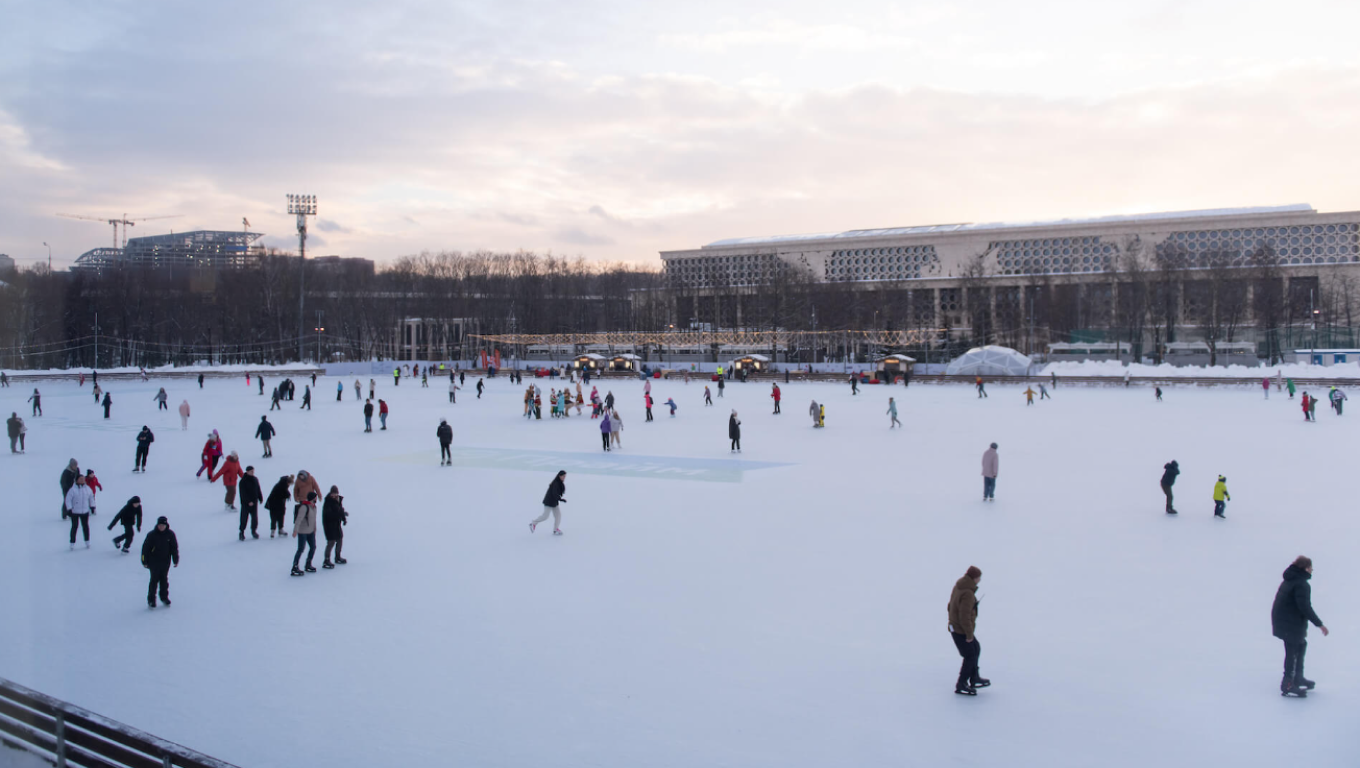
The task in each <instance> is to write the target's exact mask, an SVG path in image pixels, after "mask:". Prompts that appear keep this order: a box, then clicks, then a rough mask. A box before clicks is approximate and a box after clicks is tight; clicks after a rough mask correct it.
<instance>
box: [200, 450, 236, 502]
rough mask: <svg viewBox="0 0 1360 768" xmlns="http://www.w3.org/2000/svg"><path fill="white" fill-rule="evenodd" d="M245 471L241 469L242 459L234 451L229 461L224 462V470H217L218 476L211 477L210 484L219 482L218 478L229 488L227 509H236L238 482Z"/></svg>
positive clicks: (229, 456) (228, 458)
mask: <svg viewBox="0 0 1360 768" xmlns="http://www.w3.org/2000/svg"><path fill="white" fill-rule="evenodd" d="M244 474H245V471H244V470H242V469H241V459H240V458H239V457H237V455H236V451H232V452H231V453H230V454H229V455H228V456H227V460H226V461H224V462H222V468H221V469H219V470H217V474H215V475H213V476H212V477H209V478H208V480H209V482H214V483H215V482H217V478H219V477H220V478H222V485H225V486H226V487H227V497H226V502H227V507H228V508H230V509H236V481H237V480H240V479H241V476H242V475H244Z"/></svg>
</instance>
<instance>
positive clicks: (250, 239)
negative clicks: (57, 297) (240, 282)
mask: <svg viewBox="0 0 1360 768" xmlns="http://www.w3.org/2000/svg"><path fill="white" fill-rule="evenodd" d="M263 236H264V235H263V234H262V233H260V232H223V231H215V230H204V229H200V230H195V231H193V232H177V233H175V234H170V235H151V236H149V237H134V238H131V239H129V240H128V241H127V245H126V246H124V247H122V248H95V249H93V250H90V251H86V252H85V253H83V254H81V255H80V257H79V258H77V259H76V263H75V264H74V265H73V266H72V267H71V268H72V269H73V270H92V271H100V270H105V269H110V268H114V267H134V268H141V269H174V268H181V269H205V268H206V269H242V268H245V267H249V266H254V265H255V264H256V263H257V261H258V259H259V257H260V256H263V255H264V247H263V246H261V245H259V240H260V238H261V237H263Z"/></svg>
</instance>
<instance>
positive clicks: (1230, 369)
mask: <svg viewBox="0 0 1360 768" xmlns="http://www.w3.org/2000/svg"><path fill="white" fill-rule="evenodd" d="M1125 371H1127V372H1128V373H1129V374H1130V375H1132V376H1151V377H1165V378H1206V377H1210V376H1220V377H1223V378H1230V379H1257V380H1259V379H1262V378H1265V377H1267V376H1268V377H1270V378H1271V379H1274V378H1275V374H1276V373H1277V372H1278V373H1280V375H1282V376H1284V377H1285V378H1293V379H1360V363H1338V364H1337V365H1310V364H1307V363H1281V364H1279V365H1271V366H1265V367H1247V366H1244V365H1227V366H1222V365H1217V366H1213V367H1209V366H1198V365H1171V364H1169V363H1162V364H1161V365H1143V364H1142V363H1133V364H1131V365H1124V364H1122V363H1120V362H1119V361H1117V360H1083V361H1081V362H1062V363H1049V364H1048V365H1046V366H1044V369H1043V370H1042V371H1040V372H1039V375H1041V376H1047V375H1049V374H1051V373H1056V374H1058V376H1060V377H1061V376H1111V377H1122V376H1123V375H1124V373H1125Z"/></svg>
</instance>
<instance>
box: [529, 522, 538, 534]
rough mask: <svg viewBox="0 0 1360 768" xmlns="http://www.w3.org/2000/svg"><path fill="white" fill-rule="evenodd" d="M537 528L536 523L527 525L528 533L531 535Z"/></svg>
mask: <svg viewBox="0 0 1360 768" xmlns="http://www.w3.org/2000/svg"><path fill="white" fill-rule="evenodd" d="M537 528H538V523H529V533H533V532H534V530H535V529H537Z"/></svg>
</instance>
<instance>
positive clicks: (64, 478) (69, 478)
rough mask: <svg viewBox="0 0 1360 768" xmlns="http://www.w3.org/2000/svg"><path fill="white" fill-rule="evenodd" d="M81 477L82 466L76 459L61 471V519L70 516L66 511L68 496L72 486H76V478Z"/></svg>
mask: <svg viewBox="0 0 1360 768" xmlns="http://www.w3.org/2000/svg"><path fill="white" fill-rule="evenodd" d="M77 477H80V465H79V464H77V463H76V460H75V459H71V463H70V464H67V465H66V469H63V470H62V471H61V519H62V520H65V519H66V515H67V514H68V512H67V509H66V494H68V493H70V492H71V486H73V485H75V484H76V478H77Z"/></svg>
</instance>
